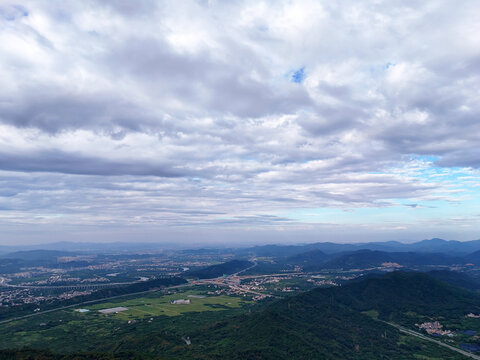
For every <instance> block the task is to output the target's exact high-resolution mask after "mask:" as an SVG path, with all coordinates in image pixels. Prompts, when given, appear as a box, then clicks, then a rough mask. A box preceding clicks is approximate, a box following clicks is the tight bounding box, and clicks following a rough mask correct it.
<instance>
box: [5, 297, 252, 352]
mask: <svg viewBox="0 0 480 360" xmlns="http://www.w3.org/2000/svg"><path fill="white" fill-rule="evenodd" d="M207 291H208V290H206V289H197V288H195V289H194V290H192V289H191V288H190V289H185V290H183V289H182V290H177V292H176V293H172V294H165V293H160V292H153V293H149V294H142V295H137V296H125V297H123V298H118V299H115V300H109V301H104V302H99V303H97V304H95V305H89V306H79V307H78V308H84V309H88V310H89V311H88V312H84V313H79V312H77V311H75V309H76V308H69V309H62V310H58V311H53V312H50V313H46V314H39V315H38V316H34V317H31V318H28V319H22V320H16V321H12V322H9V323H5V324H1V325H0V333H1V334H2V336H0V349H8V348H22V347H29V348H35V349H47V348H48V349H51V350H53V351H58V352H60V353H70V352H81V351H93V350H95V351H120V350H135V351H137V350H142V351H148V352H151V353H158V352H163V351H165V349H168V348H171V347H184V346H187V345H186V344H185V342H184V341H183V340H182V336H185V335H188V334H189V333H191V332H193V331H196V329H199V328H202V327H203V326H205V325H206V324H208V323H211V322H215V321H219V320H220V319H224V318H225V317H227V318H228V317H229V316H235V315H238V314H241V313H244V312H245V311H246V308H249V307H250V306H251V305H253V302H252V301H251V300H249V299H248V298H244V297H238V296H225V295H220V296H215V295H207V294H206V292H207ZM189 295H190V296H189ZM203 296H204V297H203ZM175 299H189V300H190V302H191V303H190V304H184V305H183V304H178V305H175V304H171V303H170V302H171V301H172V300H175ZM113 307H126V308H128V310H126V311H123V312H119V313H113V314H102V313H100V312H99V311H98V310H101V309H108V308H113ZM151 318H153V319H152V320H151ZM131 320H135V321H131ZM152 338H155V339H156V340H155V341H154V342H153V343H152ZM152 344H153V345H152ZM147 345H148V347H147Z"/></svg>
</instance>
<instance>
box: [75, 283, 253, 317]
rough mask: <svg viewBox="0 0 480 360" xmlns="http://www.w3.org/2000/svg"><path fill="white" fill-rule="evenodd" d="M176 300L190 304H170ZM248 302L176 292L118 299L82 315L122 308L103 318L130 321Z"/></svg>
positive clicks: (227, 306) (234, 305)
mask: <svg viewBox="0 0 480 360" xmlns="http://www.w3.org/2000/svg"><path fill="white" fill-rule="evenodd" d="M199 296H205V297H199ZM176 299H188V300H190V304H172V303H171V301H172V300H176ZM249 302H250V301H248V300H246V299H242V298H240V297H233V296H225V295H221V296H210V295H205V293H204V292H201V291H196V290H187V291H182V292H177V293H175V294H166V295H163V296H158V294H156V293H153V294H148V295H145V296H141V297H137V298H133V299H128V300H123V299H118V300H115V301H111V302H105V303H100V304H95V305H92V306H89V307H86V309H89V310H90V312H89V313H84V315H85V316H86V317H88V316H90V314H91V313H92V312H96V311H98V310H101V309H106V308H113V307H118V306H123V307H126V308H128V310H127V311H122V312H119V313H118V314H112V315H104V316H114V317H115V318H118V319H123V320H132V319H141V318H145V317H152V316H159V315H166V316H178V315H182V314H183V313H186V312H202V311H220V310H226V309H234V308H239V307H241V306H242V305H243V304H247V303H249Z"/></svg>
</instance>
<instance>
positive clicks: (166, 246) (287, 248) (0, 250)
mask: <svg viewBox="0 0 480 360" xmlns="http://www.w3.org/2000/svg"><path fill="white" fill-rule="evenodd" d="M39 249H42V250H56V251H70V252H84V253H142V252H158V251H163V250H182V249H183V250H182V251H183V252H184V253H185V254H189V253H192V254H201V253H208V254H210V253H219V254H221V253H235V254H236V255H237V256H245V255H256V256H275V257H278V256H284V257H288V256H294V255H297V254H300V253H305V252H307V251H311V250H320V251H323V252H324V253H326V254H334V253H341V252H348V251H357V250H378V251H387V252H430V253H446V254H455V255H466V254H470V253H473V252H475V251H480V240H472V241H456V240H443V239H437V238H434V239H429V240H422V241H418V242H415V243H408V244H407V243H402V242H399V241H386V242H366V243H356V244H338V243H333V242H317V243H311V244H301V245H259V246H253V247H245V248H233V247H230V248H226V247H222V246H218V247H214V246H209V247H203V248H192V249H188V244H184V243H173V242H170V243H160V242H159V243H153V242H152V243H127V242H113V243H99V242H96V243H91V242H89V243H83V242H68V241H63V242H55V243H48V244H39V245H20V246H15V245H10V246H6V245H3V246H0V254H7V253H11V252H16V251H29V250H39ZM479 254H480V253H479ZM479 256H480V255H479Z"/></svg>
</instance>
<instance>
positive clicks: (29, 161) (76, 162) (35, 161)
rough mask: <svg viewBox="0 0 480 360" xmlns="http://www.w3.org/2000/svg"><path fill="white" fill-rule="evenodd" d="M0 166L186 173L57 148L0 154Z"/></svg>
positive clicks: (95, 172) (70, 171)
mask: <svg viewBox="0 0 480 360" xmlns="http://www.w3.org/2000/svg"><path fill="white" fill-rule="evenodd" d="M0 169H1V170H7V171H21V172H57V173H64V174H82V175H107V176H114V175H139V176H160V177H180V176H186V175H188V174H187V173H186V172H185V171H183V170H181V169H176V168H174V167H173V166H172V165H168V164H155V163H154V162H150V163H142V162H139V161H132V160H130V161H119V160H117V161H115V160H106V159H102V158H98V157H96V158H93V157H87V156H82V155H77V154H68V153H64V152H61V151H42V152H37V153H25V154H11V153H5V152H4V153H1V154H0Z"/></svg>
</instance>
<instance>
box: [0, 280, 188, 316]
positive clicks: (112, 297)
mask: <svg viewBox="0 0 480 360" xmlns="http://www.w3.org/2000/svg"><path fill="white" fill-rule="evenodd" d="M191 285H192V284H190V283H186V284H180V285H174V286H170V287H165V288H162V289H161V290H165V289H174V288H180V287H184V286H191ZM155 291H160V290H158V289H153V290H145V291H139V292H135V293H129V294H122V295H115V296H110V297H106V298H101V299H95V300H89V301H83V302H80V303H76V304H72V305H66V306H61V307H57V308H54V309H49V310H44V311H38V312H35V313H33V314H28V315H23V316H17V317H14V318H10V319H6V320H2V321H0V324H5V323H9V322H12V321H16V320H22V319H27V318H30V317H32V316H37V315H42V314H47V313H50V312H54V311H59V310H64V309H70V308H73V307H81V306H82V305H87V304H94V303H98V302H102V301H106V300H111V299H117V298H122V297H126V296H132V295H140V294H146V293H151V292H155Z"/></svg>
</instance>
